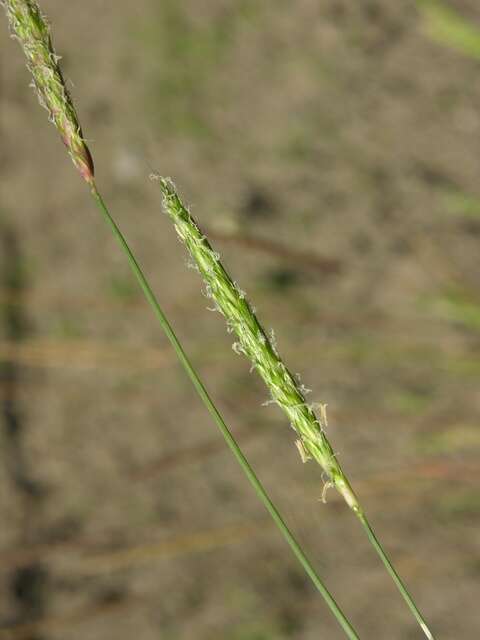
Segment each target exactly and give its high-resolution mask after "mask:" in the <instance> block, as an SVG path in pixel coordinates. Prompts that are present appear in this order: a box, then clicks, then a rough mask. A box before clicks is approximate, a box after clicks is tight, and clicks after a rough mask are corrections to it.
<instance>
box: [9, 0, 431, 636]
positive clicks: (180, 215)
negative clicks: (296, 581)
mask: <svg viewBox="0 0 480 640" xmlns="http://www.w3.org/2000/svg"><path fill="white" fill-rule="evenodd" d="M0 2H1V4H3V6H4V8H5V11H6V14H7V18H8V21H9V23H10V28H11V31H12V35H13V37H15V38H16V39H17V40H18V41H19V42H20V44H21V46H22V48H23V50H24V52H25V55H26V57H27V66H28V68H29V70H30V72H31V74H32V77H33V85H34V87H35V89H36V92H37V94H38V97H39V100H40V103H41V104H42V105H43V106H44V107H45V108H46V109H47V111H48V113H49V117H50V121H51V122H52V123H53V124H54V125H55V127H56V128H57V130H58V131H59V133H60V135H61V137H62V140H63V142H64V143H65V145H66V147H67V150H68V153H69V154H70V157H71V158H72V160H73V163H74V165H75V167H76V168H77V170H78V171H79V173H80V174H81V176H82V177H83V178H84V180H85V181H86V182H87V184H88V185H89V187H90V191H91V194H92V196H93V198H94V200H95V203H96V205H97V206H98V208H99V211H100V212H101V214H102V216H103V218H104V220H105V221H106V223H107V224H108V225H109V227H110V229H111V231H112V233H113V235H114V237H115V239H116V241H117V242H118V244H119V246H120V248H121V250H122V251H123V252H124V254H125V256H126V258H127V260H128V263H129V266H130V268H131V271H132V273H133V274H134V276H135V278H136V279H137V282H138V284H139V285H140V288H141V289H142V291H143V294H144V296H145V298H146V299H147V301H148V302H149V304H150V305H151V307H152V309H153V311H154V313H155V315H156V317H157V320H158V322H159V324H160V325H161V327H162V329H163V331H164V333H165V335H166V336H167V338H168V339H169V341H170V343H171V344H172V346H173V348H174V350H175V352H176V354H177V357H178V359H179V361H180V363H181V365H182V366H183V368H184V369H185V371H186V373H187V375H188V376H189V378H190V380H191V382H192V384H193V385H194V387H195V389H196V391H197V393H198V395H199V396H200V398H201V400H202V401H203V403H204V405H205V406H206V408H207V409H208V411H209V412H210V414H211V416H212V417H213V419H214V421H215V423H216V424H217V426H218V428H219V430H220V432H221V433H222V435H223V437H224V439H225V442H226V444H227V445H228V447H229V448H230V450H231V451H232V453H233V455H234V456H235V458H236V459H237V461H238V462H239V464H240V465H241V467H242V469H243V471H244V473H245V475H246V476H247V478H248V480H249V482H250V483H251V485H252V487H253V488H254V490H255V492H256V493H257V496H258V497H259V499H260V500H261V501H262V503H263V504H264V506H265V508H266V509H267V511H268V512H269V514H270V516H271V517H272V519H273V520H274V522H275V524H276V525H277V527H278V529H279V531H280V532H281V533H282V535H283V536H284V538H285V539H286V541H287V543H288V544H289V546H290V548H291V549H292V551H293V553H294V554H295V556H296V558H297V560H298V561H299V562H300V564H301V565H302V567H303V569H304V570H305V572H306V574H307V575H308V576H309V577H310V579H311V580H312V582H313V584H314V585H315V587H316V588H317V589H318V591H319V592H320V593H321V594H322V596H323V598H324V599H325V601H326V603H327V604H328V606H329V607H330V609H331V610H332V612H333V613H334V615H335V617H336V618H337V620H338V622H339V624H340V625H341V626H342V628H343V630H344V631H345V633H346V635H347V637H348V638H350V640H355V639H358V635H357V633H356V631H355V630H354V629H353V627H352V625H351V624H350V622H349V621H348V619H347V618H346V616H345V614H344V613H343V612H342V611H341V609H340V608H339V606H338V604H337V603H336V601H335V600H334V598H333V597H332V595H331V594H330V593H329V591H328V590H327V588H326V587H325V585H324V583H323V581H322V580H321V578H320V577H319V576H318V574H317V572H316V571H315V569H314V568H313V566H312V564H311V562H310V560H309V559H308V558H307V556H306V555H305V553H304V551H303V549H302V547H301V546H300V545H299V543H298V542H297V541H296V539H295V537H294V536H293V534H292V533H291V531H290V530H289V529H288V527H287V525H286V524H285V522H284V520H283V519H282V517H281V515H280V513H279V512H278V510H277V509H276V507H275V505H274V504H273V502H272V501H271V499H270V497H269V496H268V494H267V492H266V491H265V489H264V487H263V485H262V484H261V482H260V481H259V479H258V478H257V476H256V474H255V472H254V471H253V469H252V467H251V466H250V464H249V462H248V460H247V458H246V457H245V456H244V454H243V453H242V451H241V449H240V447H239V446H238V444H237V442H236V441H235V439H234V437H233V436H232V434H231V432H230V430H229V429H228V427H227V425H226V423H225V421H224V419H223V417H222V415H221V414H220V412H219V411H218V409H217V408H216V406H215V404H214V402H213V401H212V399H211V398H210V395H209V393H208V391H207V389H206V388H205V386H204V384H203V382H202V381H201V379H200V377H199V376H198V374H197V372H196V370H195V368H194V367H193V365H192V363H191V362H190V360H189V358H188V356H187V355H186V353H185V351H184V349H183V347H182V345H181V344H180V342H179V340H178V338H177V336H176V334H175V332H174V330H173V328H172V326H171V325H170V323H169V321H168V319H167V317H166V316H165V313H164V312H163V310H162V308H161V306H160V304H159V302H158V300H157V298H156V296H155V294H154V292H153V290H152V288H151V287H150V285H149V283H148V281H147V279H146V277H145V275H144V273H143V271H142V269H141V267H140V265H139V264H138V262H137V260H136V258H135V256H134V255H133V253H132V251H131V249H130V247H129V245H128V243H127V241H126V239H125V237H124V236H123V234H122V232H121V230H120V229H119V227H118V225H117V224H116V222H115V220H114V218H113V217H112V215H111V213H110V211H109V209H108V207H107V205H106V204H105V202H104V200H103V198H102V197H101V195H100V192H99V191H98V188H97V185H96V183H95V178H94V165H93V160H92V157H91V155H90V151H89V149H88V147H87V145H86V143H85V140H84V138H83V134H82V130H81V127H80V123H79V120H78V117H77V114H76V111H75V108H74V105H73V101H72V99H71V96H70V94H69V92H68V91H67V88H66V85H65V82H64V79H63V76H62V72H61V70H60V66H59V59H60V58H59V56H57V54H56V53H55V50H54V48H53V44H52V39H51V36H50V28H49V26H48V23H47V21H46V19H45V17H44V16H43V15H42V12H41V10H40V8H39V5H38V3H37V2H36V0H0ZM160 185H161V188H162V191H163V195H164V200H165V206H166V210H167V212H168V213H169V215H170V216H171V217H172V219H173V220H174V223H175V226H176V228H177V232H178V233H179V235H180V237H181V238H182V240H183V241H184V242H185V244H186V246H187V248H188V249H189V251H190V253H191V254H192V256H193V258H194V259H195V260H196V262H197V265H198V267H199V270H200V271H201V273H202V275H203V277H204V279H205V281H206V283H207V288H208V291H209V294H210V295H211V297H212V298H213V299H214V300H215V302H216V304H217V306H218V308H219V309H220V310H221V312H222V313H223V314H224V315H225V317H226V319H227V323H228V326H229V329H230V330H231V331H234V332H235V333H236V334H237V336H238V339H239V342H238V343H236V347H235V348H236V350H237V351H238V352H240V353H243V354H245V355H246V356H247V357H248V358H249V359H250V361H251V362H252V363H253V365H254V367H255V368H256V369H257V371H258V372H259V374H260V375H261V377H262V378H263V380H264V381H265V383H266V384H267V386H268V388H269V389H270V393H271V395H272V399H273V400H274V401H275V402H276V403H277V404H278V405H279V406H280V407H281V408H282V409H283V410H284V411H285V413H286V414H287V416H288V418H289V420H290V423H291V424H292V426H293V428H294V429H295V431H296V432H297V435H298V440H297V446H298V448H299V451H300V453H301V456H302V459H303V460H307V459H308V458H313V459H315V460H316V461H317V462H318V463H319V464H320V465H321V467H322V468H323V469H324V471H325V472H326V473H327V475H328V482H329V483H331V484H332V485H333V486H335V487H336V488H337V490H338V491H339V492H340V493H341V494H342V496H343V497H344V499H345V500H346V502H347V504H348V505H349V506H350V508H351V509H352V510H353V511H354V512H355V513H356V515H357V516H358V517H359V519H360V520H361V522H362V524H363V526H364V527H365V529H366V531H367V535H368V537H369V539H370V542H371V544H372V545H373V547H374V548H375V549H376V551H377V552H378V553H379V555H380V556H381V558H382V561H383V562H384V564H385V566H386V568H387V570H388V571H389V573H390V575H391V576H392V578H393V580H394V581H395V582H396V584H397V586H398V588H399V589H400V591H401V593H402V595H403V597H404V598H405V600H406V601H407V603H408V605H409V607H410V609H411V610H412V612H413V614H414V615H415V617H416V619H417V621H418V622H419V624H420V626H421V627H422V629H423V631H424V632H425V635H426V636H427V637H428V638H429V639H433V635H432V634H431V632H430V631H429V629H428V627H427V625H426V623H425V622H424V620H423V618H422V616H421V615H420V613H419V611H418V609H417V607H416V605H415V604H414V602H413V600H412V598H411V597H410V595H409V594H408V592H407V591H406V589H405V587H404V585H403V583H402V582H401V580H400V578H399V577H398V575H397V574H396V572H395V570H394V569H393V567H392V565H391V563H390V561H389V559H388V558H387V556H386V554H385V552H384V551H383V548H382V547H381V545H380V543H379V542H378V540H377V538H376V537H375V534H374V533H373V531H372V529H371V527H370V525H369V523H368V521H367V519H366V517H365V514H364V512H363V510H362V509H361V507H360V504H359V502H358V500H357V498H356V496H355V494H354V492H353V490H352V488H351V486H350V484H349V482H348V480H347V478H346V476H345V474H344V472H343V471H342V469H341V467H340V465H339V463H338V461H337V459H336V457H335V454H334V452H333V449H332V447H331V445H330V443H329V441H328V439H327V437H326V435H325V432H324V427H325V422H326V418H325V413H324V411H322V412H321V413H320V414H319V416H318V417H317V415H316V414H315V412H314V410H313V407H312V406H310V405H308V404H307V402H306V401H305V397H304V392H303V390H302V388H301V386H300V385H299V384H298V383H297V381H296V379H295V377H294V376H292V374H291V373H290V372H289V370H288V369H287V367H286V366H285V365H284V363H283V361H282V360H281V359H280V357H279V355H278V353H277V350H276V347H275V345H274V342H273V341H272V340H271V339H269V337H268V335H267V334H266V332H265V331H264V330H263V328H262V326H261V325H260V323H259V322H258V320H257V318H256V316H255V314H254V312H253V310H252V308H251V307H250V305H249V303H248V302H247V300H246V299H245V296H244V294H243V293H242V292H241V291H240V290H239V289H238V287H237V286H236V285H235V283H234V282H233V281H232V279H231V278H230V277H229V275H228V274H227V272H226V271H225V269H224V268H223V266H222V265H221V262H220V258H219V256H218V254H216V253H215V252H214V251H213V249H212V248H211V247H210V245H209V243H208V241H207V239H206V238H205V237H204V235H203V234H202V233H201V231H200V229H199V228H198V226H197V225H196V223H195V222H194V220H193V219H192V217H191V216H190V214H189V212H188V210H187V209H186V207H184V205H183V204H182V202H181V200H180V198H179V197H178V195H177V193H176V191H175V188H174V186H173V184H172V183H171V181H169V180H165V179H163V178H161V179H160Z"/></svg>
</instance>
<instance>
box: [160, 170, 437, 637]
mask: <svg viewBox="0 0 480 640" xmlns="http://www.w3.org/2000/svg"><path fill="white" fill-rule="evenodd" d="M151 177H152V179H155V180H158V181H159V184H160V189H161V191H162V194H163V205H164V209H165V211H166V213H167V214H168V216H169V217H170V218H171V220H172V221H173V224H174V226H175V229H176V231H177V234H178V236H179V238H180V240H181V241H182V242H183V243H184V244H185V246H186V248H187V251H188V253H189V254H190V256H191V257H192V258H193V260H194V261H195V265H196V267H197V268H198V271H199V272H200V274H201V276H202V278H203V280H204V282H205V284H206V287H207V296H208V297H209V298H211V299H212V300H213V302H214V304H215V307H216V309H217V310H218V311H219V312H220V313H221V314H222V315H223V316H224V317H225V319H226V322H227V327H228V329H229V331H231V332H233V333H235V334H236V335H237V337H238V339H239V342H237V343H234V345H233V348H234V351H236V352H237V353H239V354H243V355H245V356H246V357H247V358H248V360H249V361H250V362H251V364H252V365H253V368H254V369H256V371H257V372H258V374H259V375H260V377H261V378H262V379H263V381H264V382H265V384H266V386H267V388H268V389H269V391H270V394H271V398H272V401H273V402H274V403H275V404H277V405H278V406H279V407H280V408H281V409H282V410H283V411H284V413H285V414H286V415H287V417H288V419H289V421H290V424H291V426H292V428H293V430H294V431H295V432H296V434H297V436H298V440H297V442H296V445H297V448H298V450H299V452H300V456H301V458H302V461H303V462H306V461H307V460H309V459H314V460H315V461H316V462H317V463H318V464H319V465H320V466H321V468H322V469H323V471H324V473H325V474H327V482H326V484H325V488H327V487H328V486H332V487H335V488H336V489H337V490H338V491H339V493H340V494H341V495H342V496H343V498H344V500H345V501H346V503H347V504H348V506H349V507H350V508H351V509H352V511H353V512H354V513H355V515H356V516H357V517H358V519H359V520H360V522H361V523H362V526H363V527H364V529H365V531H366V533H367V536H368V539H369V541H370V543H371V544H372V546H373V548H374V549H375V551H376V552H377V554H378V555H379V556H380V558H381V560H382V562H383V564H384V565H385V567H386V568H387V571H388V573H389V574H390V576H391V577H392V578H393V580H394V582H395V584H396V586H397V587H398V589H399V591H400V593H401V595H402V596H403V598H404V600H405V601H406V603H407V605H408V607H409V608H410V610H411V612H412V613H413V615H414V617H415V619H416V620H417V622H418V624H419V625H420V627H421V628H422V630H423V632H424V633H425V635H426V637H427V638H428V639H429V640H434V638H433V634H432V633H431V631H430V630H429V628H428V626H427V623H426V622H425V620H424V618H423V616H422V615H421V613H420V611H419V609H418V608H417V606H416V604H415V602H414V601H413V599H412V597H411V595H410V594H409V592H408V590H407V588H406V587H405V585H404V584H403V582H402V581H401V579H400V577H399V576H398V574H397V573H396V571H395V569H394V568H393V565H392V563H391V561H390V559H389V557H388V555H387V554H386V552H385V550H384V549H383V547H382V545H381V544H380V542H379V541H378V539H377V538H376V537H375V534H374V532H373V529H372V527H371V525H370V523H369V522H368V520H367V517H366V515H365V513H364V511H363V508H362V506H361V505H360V503H359V501H358V498H357V496H356V495H355V493H354V491H353V489H352V487H351V485H350V482H349V480H348V478H347V477H346V475H345V473H344V471H343V469H342V467H341V466H340V463H339V462H338V460H337V458H336V456H335V454H334V451H333V448H332V446H331V444H330V442H329V440H328V438H327V436H326V434H325V428H326V426H327V419H326V412H325V405H318V406H319V408H320V412H319V414H318V416H317V415H316V413H315V408H316V406H315V405H312V404H308V403H307V401H306V399H305V393H306V390H305V388H304V387H303V385H301V384H300V382H299V381H298V377H296V376H293V375H292V374H291V373H290V371H289V370H288V369H287V367H286V366H285V364H284V363H283V360H282V359H281V358H280V355H279V353H278V351H277V347H276V345H275V342H274V340H273V336H269V335H268V334H267V332H266V331H265V329H264V328H263V327H262V325H261V324H260V322H259V320H258V318H257V316H256V314H255V312H254V310H253V308H252V307H251V305H250V304H249V302H248V300H247V299H246V297H245V293H244V292H243V291H242V290H241V289H239V287H238V285H237V284H236V283H235V282H234V281H233V280H232V278H231V277H230V275H229V274H228V273H227V271H226V270H225V268H224V266H223V265H222V263H221V261H220V255H219V254H218V253H217V252H216V251H214V250H213V248H212V247H211V245H210V243H209V242H208V240H207V238H206V237H205V235H204V234H203V232H202V231H201V229H200V228H199V227H198V225H197V223H196V222H195V220H194V219H193V218H192V216H191V215H190V212H189V211H188V209H187V207H186V206H185V205H184V204H183V203H182V201H181V199H180V197H179V195H178V193H177V191H176V189H175V186H174V184H173V182H172V181H171V180H170V179H168V178H162V177H160V176H157V175H152V176H151Z"/></svg>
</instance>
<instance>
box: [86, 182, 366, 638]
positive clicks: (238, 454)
mask: <svg viewBox="0 0 480 640" xmlns="http://www.w3.org/2000/svg"><path fill="white" fill-rule="evenodd" d="M92 195H93V197H94V199H95V202H96V204H97V206H98V208H99V209H100V212H101V214H102V216H103V218H104V219H105V221H106V222H107V224H108V226H109V227H110V229H111V231H112V232H113V235H114V236H115V238H116V240H117V242H118V244H119V245H120V247H121V249H122V251H123V252H124V253H125V255H126V257H127V260H128V263H129V265H130V268H131V270H132V272H133V274H134V276H135V278H136V279H137V281H138V284H139V285H140V287H141V289H142V291H143V293H144V295H145V298H146V299H147V301H148V302H149V304H150V306H151V307H152V309H153V311H154V313H155V316H156V317H157V320H158V321H159V323H160V325H161V327H162V329H163V331H164V332H165V334H166V336H167V338H168V340H169V341H170V343H171V345H172V347H173V348H174V350H175V353H176V354H177V357H178V359H179V360H180V363H181V364H182V366H183V368H184V369H185V371H186V373H187V375H188V377H189V378H190V380H191V382H192V384H193V386H194V387H195V389H196V391H197V393H198V395H199V396H200V398H201V399H202V401H203V403H204V405H205V406H206V408H207V409H208V411H209V413H210V414H211V416H212V417H213V419H214V421H215V423H216V424H217V427H218V428H219V430H220V432H221V434H222V436H223V438H224V439H225V442H226V443H227V445H228V447H229V448H230V450H231V452H232V453H233V455H234V456H235V458H236V459H237V461H238V463H239V464H240V466H241V467H242V470H243V472H244V473H245V475H246V476H247V478H248V480H249V481H250V484H251V485H252V487H253V489H254V490H255V493H256V494H257V496H258V497H259V498H260V500H261V501H262V502H263V504H264V506H265V508H266V509H267V511H268V513H269V514H270V516H271V517H272V519H273V521H274V522H275V524H276V526H277V527H278V529H279V531H280V532H281V533H282V535H283V537H284V538H285V540H286V541H287V543H288V545H289V546H290V548H291V550H292V551H293V553H294V555H295V556H296V558H297V560H298V561H299V562H300V564H301V565H302V567H303V568H304V570H305V572H306V573H307V575H308V576H309V578H310V579H311V581H312V582H313V584H314V585H315V587H316V588H317V589H318V591H319V592H320V593H321V595H322V596H323V598H324V600H325V602H326V603H327V605H328V607H329V608H330V610H331V611H332V613H333V615H334V616H335V617H336V619H337V621H338V623H339V624H340V626H341V627H342V628H343V630H344V631H345V633H346V635H347V637H348V638H349V640H359V636H358V635H357V633H356V631H355V629H354V628H353V627H352V625H351V623H350V622H349V621H348V619H347V618H346V616H345V614H344V613H343V611H342V610H341V609H340V607H339V606H338V604H337V603H336V601H335V599H334V597H333V596H332V594H331V593H330V592H329V591H328V589H327V587H326V586H325V585H324V583H323V581H322V579H321V578H320V576H319V575H318V574H317V572H316V571H315V569H314V567H313V565H312V563H311V562H310V560H309V559H308V557H307V556H306V555H305V552H304V551H303V549H302V547H301V546H300V544H299V543H298V542H297V540H296V539H295V537H294V535H293V534H292V532H291V531H290V529H289V528H288V526H287V525H286V524H285V522H284V520H283V518H282V516H281V515H280V513H279V511H278V510H277V508H276V507H275V505H274V504H273V502H272V500H271V499H270V497H269V496H268V494H267V492H266V490H265V489H264V487H263V485H262V483H261V482H260V480H259V479H258V477H257V475H256V474H255V472H254V470H253V469H252V467H251V466H250V463H249V462H248V460H247V459H246V457H245V455H244V454H243V453H242V450H241V449H240V447H239V445H238V444H237V441H236V440H235V438H234V437H233V435H232V433H231V432H230V430H229V429H228V427H227V425H226V423H225V420H224V419H223V417H222V415H221V414H220V412H219V411H218V409H217V407H216V406H215V404H214V402H213V400H212V399H211V398H210V395H209V393H208V391H207V390H206V388H205V386H204V384H203V382H202V381H201V380H200V377H199V376H198V374H197V372H196V371H195V369H194V367H193V365H192V363H191V362H190V360H189V358H188V356H187V355H186V353H185V351H184V349H183V347H182V345H181V343H180V341H179V339H178V338H177V336H176V334H175V332H174V330H173V329H172V326H171V325H170V323H169V321H168V319H167V317H166V316H165V313H164V312H163V310H162V308H161V307H160V304H159V302H158V300H157V298H156V296H155V294H154V293H153V291H152V288H151V287H150V285H149V283H148V281H147V279H146V277H145V275H144V273H143V271H142V269H141V267H140V265H139V264H138V262H137V260H136V258H135V256H134V255H133V253H132V251H131V249H130V247H129V245H128V243H127V241H126V240H125V238H124V236H123V234H122V232H121V231H120V228H119V227H118V225H117V223H116V222H115V220H114V219H113V217H112V216H111V214H110V212H109V210H108V208H107V206H106V204H105V202H104V200H103V199H102V197H101V195H100V193H99V192H98V191H97V189H96V187H95V186H94V187H93V189H92Z"/></svg>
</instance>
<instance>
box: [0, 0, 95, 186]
mask: <svg viewBox="0 0 480 640" xmlns="http://www.w3.org/2000/svg"><path fill="white" fill-rule="evenodd" d="M1 4H3V6H4V8H5V11H6V14H7V18H8V21H9V23H10V29H11V33H12V37H13V38H15V39H16V40H18V41H19V43H20V45H21V46H22V49H23V51H24V52H25V55H26V57H27V67H28V69H29V70H30V73H31V74H32V77H33V84H32V86H33V87H34V89H35V91H36V93H37V96H38V99H39V102H40V104H41V105H42V106H43V107H45V109H46V110H47V111H48V114H49V119H50V122H52V123H53V124H54V125H55V127H56V128H57V129H58V131H59V133H60V136H61V138H62V140H63V142H64V144H65V146H66V147H67V149H68V153H69V154H70V157H71V158H72V161H73V164H74V165H75V167H76V168H77V169H78V171H79V172H80V174H81V175H82V177H83V178H84V179H85V180H86V182H87V183H89V184H90V185H93V175H94V168H93V160H92V156H91V155H90V151H89V149H88V147H87V145H86V143H85V140H84V139H83V134H82V130H81V128H80V124H79V122H78V118H77V114H76V112H75V108H74V106H73V103H72V99H71V97H70V94H69V92H68V90H67V87H66V84H65V81H64V79H63V76H62V72H61V70H60V67H59V64H58V61H59V60H60V58H59V56H57V54H56V53H55V50H54V48H53V44H52V39H51V36H50V27H49V25H48V23H47V21H46V19H45V17H44V16H43V15H42V12H41V10H40V7H39V6H38V3H37V2H35V0H1Z"/></svg>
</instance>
